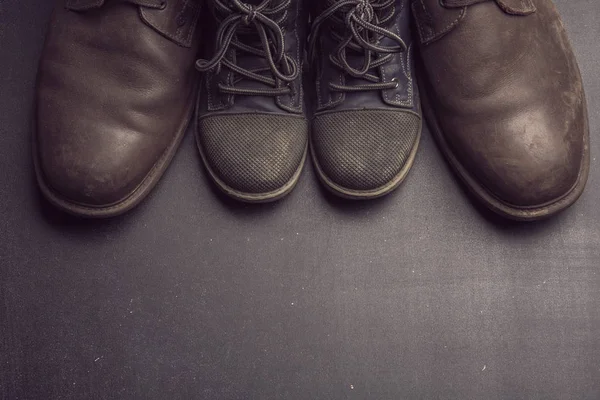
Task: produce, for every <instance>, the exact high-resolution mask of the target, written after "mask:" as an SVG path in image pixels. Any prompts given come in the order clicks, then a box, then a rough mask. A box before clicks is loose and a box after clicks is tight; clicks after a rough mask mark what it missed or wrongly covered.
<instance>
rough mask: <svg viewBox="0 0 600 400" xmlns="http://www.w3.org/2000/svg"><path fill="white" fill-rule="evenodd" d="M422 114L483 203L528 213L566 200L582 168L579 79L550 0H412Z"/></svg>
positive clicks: (584, 121) (584, 128) (575, 193)
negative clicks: (417, 47)
mask: <svg viewBox="0 0 600 400" xmlns="http://www.w3.org/2000/svg"><path fill="white" fill-rule="evenodd" d="M412 8H413V13H414V17H415V19H416V25H417V32H418V35H419V39H420V53H421V63H422V69H421V71H420V76H419V79H420V83H421V89H422V92H421V93H422V98H423V107H424V114H425V116H426V117H427V120H428V122H429V126H430V129H431V131H432V132H433V134H434V136H435V137H436V138H437V141H438V144H439V145H440V148H441V149H442V151H443V153H444V154H445V155H446V157H447V159H448V161H449V163H450V165H451V166H452V167H453V168H454V170H455V171H456V172H457V173H458V175H459V176H460V177H461V178H462V180H463V181H464V182H465V183H466V186H467V187H468V188H469V189H470V190H471V191H472V192H473V193H474V194H475V196H476V197H477V198H479V199H480V200H481V201H483V203H484V204H485V205H487V206H488V207H489V208H491V209H492V210H494V211H495V212H497V213H499V214H501V215H503V216H505V217H508V218H512V219H517V220H534V219H539V218H543V217H547V216H550V215H552V214H555V213H557V212H559V211H561V210H564V209H565V208H567V207H569V206H570V205H571V204H573V203H574V202H575V201H576V200H577V199H578V198H579V196H580V195H581V193H582V192H583V189H584V186H585V183H586V180H587V177H588V170H589V157H590V156H589V145H588V140H589V139H588V138H589V133H588V118H587V111H586V104H585V96H584V92H583V87H582V82H581V77H580V74H579V69H578V67H577V62H576V60H575V56H574V54H573V51H572V49H571V45H570V44H569V41H568V39H567V35H566V33H565V29H564V27H563V24H562V22H561V20H560V17H559V15H558V13H557V11H556V9H555V7H554V5H553V4H552V2H551V1H550V0H413V2H412Z"/></svg>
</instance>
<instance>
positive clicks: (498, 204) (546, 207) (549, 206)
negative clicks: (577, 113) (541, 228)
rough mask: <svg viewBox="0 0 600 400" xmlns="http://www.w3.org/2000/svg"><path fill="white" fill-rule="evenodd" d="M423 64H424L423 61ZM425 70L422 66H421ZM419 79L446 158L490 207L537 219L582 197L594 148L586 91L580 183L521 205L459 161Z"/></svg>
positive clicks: (514, 216) (431, 124) (524, 218)
mask: <svg viewBox="0 0 600 400" xmlns="http://www.w3.org/2000/svg"><path fill="white" fill-rule="evenodd" d="M421 66H422V64H421ZM421 70H422V69H421ZM417 81H418V83H419V87H420V88H421V101H422V103H423V115H424V116H425V119H426V121H427V124H428V126H429V129H430V131H431V132H432V134H433V136H434V138H435V139H436V142H437V143H438V146H439V148H440V149H441V151H442V154H444V156H445V158H446V161H447V162H448V164H450V167H451V168H452V169H453V170H454V172H455V173H456V174H457V175H458V176H459V178H460V179H461V180H462V182H463V183H464V184H465V185H466V187H467V189H468V190H469V192H470V193H472V194H473V195H474V196H475V197H476V198H477V199H478V200H480V201H481V202H482V203H483V204H484V205H485V206H486V207H487V208H489V209H490V210H492V211H493V212H495V213H497V214H499V215H501V216H503V217H505V218H508V219H512V220H515V221H536V220H540V219H544V218H548V217H551V216H553V215H555V214H557V213H559V212H561V211H563V210H565V209H566V208H568V207H569V206H571V205H572V204H573V203H575V202H576V201H577V199H579V197H580V196H581V194H582V193H583V191H584V189H585V185H586V182H587V179H588V176H589V170H590V148H589V120H588V114H587V102H586V100H585V93H584V94H583V107H584V139H583V140H584V143H583V158H582V160H581V166H580V169H579V175H578V177H577V181H576V183H575V184H574V185H573V187H572V188H571V189H570V190H569V191H568V192H567V193H566V194H564V195H563V196H561V197H559V198H557V199H555V200H552V201H550V202H548V203H545V204H540V205H536V206H532V207H518V206H515V205H513V204H510V203H507V202H505V201H502V200H501V199H499V198H498V197H497V196H496V195H494V194H493V193H492V192H491V191H490V190H488V189H487V188H486V187H485V186H484V185H482V184H481V183H479V182H478V181H477V179H475V178H474V177H473V176H472V175H471V174H470V173H469V172H468V171H467V169H466V168H465V167H463V165H462V164H461V163H460V162H459V161H458V159H457V158H456V156H455V155H454V153H453V152H452V150H451V148H450V146H449V144H448V142H447V141H446V138H445V136H444V134H443V132H442V130H441V128H440V126H439V124H438V121H437V118H436V117H435V113H434V112H433V108H432V107H431V106H430V102H429V99H428V94H427V89H428V88H427V85H426V84H425V82H423V80H422V78H419V74H417Z"/></svg>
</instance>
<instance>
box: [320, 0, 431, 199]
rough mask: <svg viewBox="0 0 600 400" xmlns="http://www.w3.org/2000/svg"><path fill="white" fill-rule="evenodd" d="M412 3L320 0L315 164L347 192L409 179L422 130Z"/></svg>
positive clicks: (373, 192) (371, 193) (372, 190)
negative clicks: (411, 10)
mask: <svg viewBox="0 0 600 400" xmlns="http://www.w3.org/2000/svg"><path fill="white" fill-rule="evenodd" d="M409 6H410V4H409V0H353V1H341V0H326V1H322V2H319V3H316V2H315V5H314V6H313V8H312V10H311V12H312V14H313V18H312V20H313V24H312V29H311V40H310V45H309V46H310V47H309V60H310V61H311V65H312V67H313V68H312V70H313V76H314V78H315V82H316V88H315V96H314V97H315V101H314V104H315V108H316V110H315V116H314V119H313V121H312V133H311V149H312V156H313V161H314V164H315V166H316V169H317V171H318V174H319V176H320V178H321V180H322V182H323V183H324V184H325V186H326V187H327V188H328V189H330V190H331V191H333V192H334V193H335V194H338V195H340V196H342V197H347V198H354V199H368V198H374V197H379V196H383V195H385V194H387V193H389V192H391V191H392V190H394V189H395V188H396V187H398V186H399V185H400V183H401V182H402V181H403V180H404V178H405V177H406V175H407V173H408V171H409V169H410V167H411V166H412V164H413V160H414V158H415V154H416V151H417V147H418V144H419V138H420V135H421V115H420V105H419V96H418V90H417V85H416V82H415V80H414V70H413V61H412V59H413V43H412V38H411V33H410V26H409V24H410V18H411V14H410V7H409Z"/></svg>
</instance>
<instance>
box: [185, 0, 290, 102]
mask: <svg viewBox="0 0 600 400" xmlns="http://www.w3.org/2000/svg"><path fill="white" fill-rule="evenodd" d="M214 4H215V10H216V12H217V14H218V15H221V16H223V18H222V19H221V20H220V24H219V28H218V30H217V35H216V48H217V49H218V50H217V52H216V54H215V55H214V57H213V58H212V59H210V60H204V59H200V60H198V61H196V69H198V70H199V71H201V72H206V71H215V72H216V73H219V72H220V71H221V68H222V67H226V68H228V69H229V70H231V71H233V72H235V73H236V74H237V75H238V76H237V77H236V78H235V79H234V80H233V82H232V83H231V85H226V84H224V83H219V84H218V87H219V89H220V91H221V92H222V93H226V94H232V95H246V96H253V95H254V96H282V95H286V94H290V93H292V88H291V87H290V85H289V83H290V82H292V81H293V80H295V79H296V78H297V77H298V75H299V74H300V68H299V67H298V63H297V62H296V61H295V60H294V59H293V58H292V57H290V56H289V55H287V54H285V38H284V34H283V30H282V28H281V24H282V23H283V21H284V20H285V19H286V18H287V10H288V8H289V6H290V4H291V0H264V1H262V2H261V3H260V4H259V5H256V6H255V5H250V4H245V3H243V2H241V1H239V0H215V1H214ZM254 35H258V37H259V39H260V46H258V45H251V44H247V43H244V41H243V39H244V38H252V37H254V38H255V36H254ZM231 48H233V49H235V50H236V51H241V52H244V53H248V54H251V55H255V56H258V57H261V58H264V59H266V61H267V63H268V67H263V68H255V69H246V68H242V67H240V66H239V65H237V64H236V63H235V62H233V61H232V60H230V59H229V58H228V57H227V54H228V53H229V50H230V49H231ZM243 79H250V80H254V81H258V82H262V83H263V84H265V85H267V86H268V87H267V88H257V89H251V88H243V87H236V84H238V83H239V82H241V81H242V80H243ZM278 80H279V81H278Z"/></svg>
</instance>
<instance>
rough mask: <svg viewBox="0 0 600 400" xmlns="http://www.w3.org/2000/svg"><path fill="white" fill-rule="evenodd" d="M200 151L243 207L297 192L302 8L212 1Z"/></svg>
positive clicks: (302, 152)
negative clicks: (294, 190)
mask: <svg viewBox="0 0 600 400" xmlns="http://www.w3.org/2000/svg"><path fill="white" fill-rule="evenodd" d="M209 3H210V7H209V8H210V9H211V11H212V15H211V16H212V18H210V21H208V22H207V24H206V25H207V27H208V29H207V32H210V37H208V38H207V43H208V44H207V48H206V54H205V57H206V59H201V60H198V62H197V64H196V67H197V68H198V70H200V71H201V72H204V73H205V74H204V77H203V85H202V91H201V95H200V96H199V98H198V117H197V118H198V121H197V131H196V133H197V136H196V138H197V143H198V148H199V150H200V154H201V156H202V160H203V162H204V165H205V167H206V169H207V171H208V173H209V174H210V177H211V178H212V180H213V181H214V182H215V184H216V185H217V187H218V188H219V189H220V190H222V191H223V192H225V193H226V194H228V195H229V196H231V197H233V198H235V199H237V200H241V201H245V202H268V201H274V200H277V199H280V198H282V197H283V196H285V195H287V194H288V193H289V192H290V191H291V190H292V189H293V188H294V186H295V185H296V182H297V181H298V178H299V176H300V174H301V172H302V168H303V166H304V160H305V159H306V152H307V146H308V122H307V119H306V117H305V107H304V91H303V88H302V60H303V53H304V42H305V40H306V27H305V25H306V23H307V19H306V14H305V12H304V9H303V6H302V3H303V1H301V0H266V1H257V0H252V1H246V2H242V1H239V0H211V1H210V2H209Z"/></svg>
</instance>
